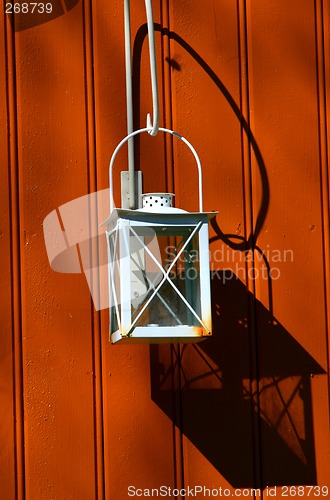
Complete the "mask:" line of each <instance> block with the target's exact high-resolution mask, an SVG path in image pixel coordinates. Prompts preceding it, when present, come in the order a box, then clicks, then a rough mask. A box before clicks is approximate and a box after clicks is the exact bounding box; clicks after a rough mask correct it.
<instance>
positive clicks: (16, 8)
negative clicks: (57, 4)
mask: <svg viewBox="0 0 330 500" xmlns="http://www.w3.org/2000/svg"><path fill="white" fill-rule="evenodd" d="M52 11H53V5H52V4H51V3H50V2H48V3H44V2H22V3H21V2H6V11H5V12H6V14H51V12H52Z"/></svg>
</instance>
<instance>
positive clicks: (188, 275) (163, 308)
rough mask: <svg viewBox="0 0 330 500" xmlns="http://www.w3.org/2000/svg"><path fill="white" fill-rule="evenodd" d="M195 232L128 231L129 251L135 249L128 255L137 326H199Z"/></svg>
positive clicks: (174, 229)
mask: <svg viewBox="0 0 330 500" xmlns="http://www.w3.org/2000/svg"><path fill="white" fill-rule="evenodd" d="M194 229H195V228H194V227H190V226H185V227H182V226H181V227H180V226H160V227H152V228H150V227H148V228H146V227H138V226H135V227H134V228H131V232H130V247H131V249H132V248H133V249H138V251H135V252H132V253H131V280H132V311H131V312H132V321H133V322H135V324H136V326H156V325H157V326H179V325H181V326H182V325H190V326H200V321H199V320H198V317H200V316H201V300H200V267H199V250H198V249H199V235H198V232H196V233H195V234H194V235H193V236H191V235H192V233H193V231H194ZM142 243H143V244H142ZM133 280H135V282H134V284H133ZM140 291H141V292H142V293H139V292H140ZM193 311H195V314H194V313H193Z"/></svg>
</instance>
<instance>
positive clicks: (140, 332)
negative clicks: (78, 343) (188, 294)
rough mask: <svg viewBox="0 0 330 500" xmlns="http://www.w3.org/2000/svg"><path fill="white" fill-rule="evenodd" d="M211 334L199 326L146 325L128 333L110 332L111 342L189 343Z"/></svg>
mask: <svg viewBox="0 0 330 500" xmlns="http://www.w3.org/2000/svg"><path fill="white" fill-rule="evenodd" d="M211 335H212V334H211V333H210V332H207V331H206V330H205V328H203V327H199V326H184V325H183V326H172V327H170V326H147V327H136V328H135V329H134V330H133V332H132V333H131V334H130V335H122V333H121V332H120V331H119V330H117V331H116V332H114V333H112V334H110V341H111V343H112V344H114V343H117V342H120V343H121V344H178V343H184V344H191V343H195V342H201V341H202V340H204V339H206V338H209V337H210V336H211Z"/></svg>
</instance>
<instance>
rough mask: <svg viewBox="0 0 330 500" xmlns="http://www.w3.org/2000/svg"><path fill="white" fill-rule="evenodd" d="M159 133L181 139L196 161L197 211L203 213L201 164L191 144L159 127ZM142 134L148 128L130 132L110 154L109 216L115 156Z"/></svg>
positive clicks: (147, 130) (111, 207) (111, 203)
mask: <svg viewBox="0 0 330 500" xmlns="http://www.w3.org/2000/svg"><path fill="white" fill-rule="evenodd" d="M158 130H159V131H160V132H165V133H167V134H171V135H174V136H175V137H177V138H178V139H181V141H182V142H184V143H185V144H186V145H187V146H188V148H189V149H190V151H191V152H192V154H193V155H194V158H195V160H196V163H197V169H198V199H199V211H200V212H203V186H202V164H201V161H200V159H199V156H198V154H197V152H196V150H195V148H194V147H193V146H192V144H190V142H189V141H188V140H187V139H186V138H185V137H183V136H182V135H180V134H178V133H177V132H174V131H173V130H170V129H168V128H162V127H159V129H158ZM144 132H148V133H150V127H146V128H141V129H139V130H135V131H134V132H131V133H130V134H128V135H127V136H126V137H124V139H122V140H121V141H120V143H119V144H118V146H117V147H116V149H115V150H114V152H113V153H112V156H111V159H110V165H109V181H110V214H111V213H112V211H113V209H114V202H113V178H112V177H113V175H112V173H113V165H114V162H115V158H116V156H117V153H118V152H119V150H120V148H121V147H122V146H123V145H124V144H125V143H126V142H127V141H128V140H129V139H131V138H132V137H134V136H135V135H138V134H142V133H144Z"/></svg>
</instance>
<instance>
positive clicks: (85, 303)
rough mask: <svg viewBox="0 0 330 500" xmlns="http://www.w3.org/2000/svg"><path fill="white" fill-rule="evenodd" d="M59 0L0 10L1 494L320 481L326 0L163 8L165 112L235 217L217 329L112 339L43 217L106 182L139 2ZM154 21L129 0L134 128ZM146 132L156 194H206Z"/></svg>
mask: <svg viewBox="0 0 330 500" xmlns="http://www.w3.org/2000/svg"><path fill="white" fill-rule="evenodd" d="M50 3H52V6H53V12H52V14H44V15H39V14H36V13H33V14H32V13H30V14H18V15H16V16H15V18H13V16H10V15H6V14H5V4H2V5H3V8H2V9H1V13H0V96H1V98H0V125H1V130H2V133H1V136H0V150H1V176H2V182H1V197H0V203H1V209H0V220H1V227H0V238H1V246H0V252H1V262H2V267H1V273H2V286H1V289H0V293H1V336H0V341H1V350H0V352H1V364H0V370H1V378H0V380H1V392H0V398H1V404H0V415H1V426H0V439H1V448H0V498H2V499H4V500H11V499H19V500H22V499H23V498H26V499H28V500H36V499H37V500H39V499H40V500H41V499H56V500H66V499H70V498H73V499H75V500H76V499H79V500H84V499H86V500H92V499H98V500H101V499H104V498H107V499H108V498H111V499H114V500H122V499H125V498H128V493H129V490H128V486H130V485H131V486H135V487H137V488H142V489H143V488H150V489H151V488H160V486H167V487H171V488H179V489H180V488H188V486H190V487H193V486H195V485H202V486H205V487H207V488H217V490H218V492H219V494H220V490H219V488H222V489H223V490H222V491H224V489H226V493H228V494H230V495H237V494H240V493H241V494H242V491H243V489H244V494H246V495H245V496H248V495H249V492H250V490H248V489H251V488H260V490H263V493H262V495H263V496H264V497H265V498H266V497H267V496H269V495H267V493H269V488H268V489H267V487H274V486H277V490H276V497H278V498H281V497H282V496H283V494H284V493H285V492H286V489H285V487H286V486H292V485H294V486H295V487H296V489H295V488H293V489H291V490H289V496H290V495H291V496H294V494H296V496H297V495H298V494H299V496H301V497H306V498H307V497H311V496H316V495H317V494H318V493H320V495H321V496H324V494H325V493H326V490H325V489H323V490H318V489H317V486H320V487H326V486H327V487H329V488H330V475H329V470H330V467H329V453H330V442H329V401H330V400H329V377H328V363H329V324H330V323H329V313H330V308H329V302H330V301H329V297H330V260H329V240H330V235H329V163H328V159H329V144H328V126H329V85H330V81H329V74H330V73H329V55H330V46H329V13H330V11H329V8H330V7H329V2H328V0H299V1H298V0H292V1H290V2H288V1H284V0H276V1H275V0H267V1H264V0H253V1H252V0H235V1H234V0H208V1H207V2H201V1H198V0H189V1H188V0H176V1H172V0H159V1H155V0H154V2H153V6H154V18H155V23H156V35H155V36H156V45H157V65H158V73H159V80H160V105H161V125H162V126H165V127H169V128H173V129H174V130H176V131H177V132H179V133H181V134H183V135H184V136H185V137H187V138H188V139H189V140H190V141H191V142H192V144H193V145H194V146H195V147H196V149H197V151H198V153H199V155H200V157H201V159H202V163H203V167H204V168H203V172H204V199H205V209H206V210H216V211H219V215H218V216H217V217H216V219H215V222H214V223H213V224H212V227H211V229H210V249H211V263H212V274H211V276H212V301H213V316H214V317H213V322H214V333H213V337H212V339H210V340H207V341H205V342H203V343H201V344H198V345H197V346H191V345H190V346H183V345H181V346H175V347H174V346H166V345H165V346H164V345H163V346H152V347H149V346H146V345H141V346H139V345H134V346H127V345H126V346H116V345H110V344H109V343H108V311H107V310H102V311H101V312H97V311H96V310H95V308H94V306H93V302H92V300H91V297H90V293H89V289H88V286H87V282H86V278H85V275H84V274H83V273H82V272H81V273H79V272H78V273H57V272H55V271H54V270H53V269H52V268H51V266H50V263H49V261H48V257H47V253H46V247H45V242H44V235H43V227H42V224H43V221H44V219H45V217H46V216H47V215H48V214H49V213H50V212H52V211H53V210H55V209H57V208H58V207H60V206H62V205H63V204H65V203H68V202H70V201H72V200H75V199H76V198H78V197H81V196H84V195H86V194H88V193H92V192H96V191H98V190H101V189H105V188H107V187H108V162H109V158H110V156H111V154H112V151H113V149H114V148H115V146H116V145H117V144H118V142H119V141H120V140H121V139H122V138H123V137H124V136H125V134H126V104H125V74H124V40H123V2H119V1H117V0H114V1H112V2H108V1H106V0H97V1H87V0H81V1H77V0H72V1H71V2H70V1H69V0H68V1H58V2H56V1H55V0H53V2H50ZM145 23H146V18H145V10H144V2H143V1H142V0H136V1H132V34H133V37H132V38H133V40H132V46H134V51H133V65H134V75H133V78H134V100H135V107H134V110H135V126H136V128H137V127H139V126H144V125H145V118H146V115H147V113H148V112H151V92H150V76H149V63H148V46H147V37H146V26H145ZM137 146H138V147H137V150H138V153H139V155H138V156H139V164H140V168H141V170H142V171H143V173H144V191H145V192H147V191H150V190H153V191H154V190H157V191H158V190H165V189H166V190H168V191H170V192H171V191H172V190H174V192H175V193H176V203H177V205H178V206H181V207H183V208H186V209H188V210H195V209H196V208H197V195H195V193H196V187H197V179H196V176H195V171H194V170H193V169H194V165H193V162H192V158H191V156H190V153H189V152H188V151H187V150H186V149H185V148H184V146H183V145H180V144H177V143H176V142H172V140H171V139H169V138H168V137H164V136H161V135H159V137H157V138H155V139H154V138H152V139H151V138H148V137H142V138H141V139H140V141H139V142H138V144H137ZM121 162H122V164H125V155H122V158H121ZM119 163H120V160H119ZM125 168H126V166H123V167H122V169H125ZM117 170H118V171H119V168H118V169H117ZM116 186H117V188H116V196H117V197H118V196H119V189H118V186H119V184H118V182H117V184H116ZM57 213H58V212H57ZM62 229H63V230H65V227H64V228H62ZM78 251H79V249H78ZM79 255H80V257H79V258H80V264H81V263H82V261H81V254H79ZM306 485H311V486H315V488H314V489H308V488H307V487H306ZM298 486H300V490H298ZM274 491H275V490H272V492H274ZM182 493H183V492H182ZM250 496H251V497H253V492H252V491H251V495H250ZM255 496H257V497H258V492H257V493H256V494H255ZM200 498H202V496H201V495H200Z"/></svg>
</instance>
